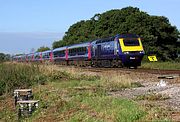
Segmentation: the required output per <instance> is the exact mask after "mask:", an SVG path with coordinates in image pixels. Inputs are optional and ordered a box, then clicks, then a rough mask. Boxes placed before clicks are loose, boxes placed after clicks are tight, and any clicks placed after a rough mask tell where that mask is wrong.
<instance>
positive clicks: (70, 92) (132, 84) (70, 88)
mask: <svg viewBox="0 0 180 122" xmlns="http://www.w3.org/2000/svg"><path fill="white" fill-rule="evenodd" d="M3 67H4V68H3ZM7 67H9V68H7ZM12 68H13V69H12ZM33 72H34V73H33ZM7 73H8V75H7V77H5V76H4V77H2V78H1V80H0V83H4V81H5V80H7V81H8V82H7V83H6V84H5V87H3V88H1V91H2V95H1V96H0V120H1V121H17V120H18V118H17V113H16V109H15V107H14V105H13V103H14V102H13V97H12V91H13V89H15V88H19V87H20V88H27V87H28V88H32V89H33V93H34V98H35V99H38V100H40V107H39V109H38V110H37V111H36V112H35V113H33V115H32V116H31V117H30V118H23V119H22V121H35V122H36V121H37V122H39V121H45V122H49V121H88V122H89V121H100V122H101V121H109V122H114V121H176V120H179V119H180V118H179V116H180V110H179V109H178V106H179V104H178V103H177V101H178V100H179V99H180V98H179V97H178V96H176V97H173V96H174V94H177V93H178V89H179V83H180V79H179V78H176V79H172V80H167V82H168V87H166V88H159V87H157V86H156V84H157V83H158V82H159V79H157V76H158V75H157V74H149V73H142V72H141V73H139V72H133V70H132V71H123V70H122V71H121V70H119V71H113V70H109V71H96V70H94V71H92V70H88V69H82V68H77V67H61V66H54V65H46V66H44V65H43V66H42V65H24V64H11V63H6V64H2V65H1V66H0V75H1V76H3V75H5V74H7ZM9 73H12V74H14V73H15V74H16V75H10V74H9ZM21 79H25V80H21ZM12 80H14V81H16V82H15V83H14V84H12V83H11V82H10V81H12ZM28 81H31V82H28ZM18 84H21V85H20V86H19V85H18ZM6 87H7V88H6ZM173 91H174V92H173ZM170 94H171V95H170ZM173 101H174V102H173ZM175 101H176V102H175ZM167 105H168V106H167ZM176 107H177V108H176Z"/></svg>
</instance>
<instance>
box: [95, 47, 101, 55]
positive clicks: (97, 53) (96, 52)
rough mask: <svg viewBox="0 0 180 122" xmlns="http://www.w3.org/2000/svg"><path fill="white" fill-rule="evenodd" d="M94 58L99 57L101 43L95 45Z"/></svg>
mask: <svg viewBox="0 0 180 122" xmlns="http://www.w3.org/2000/svg"><path fill="white" fill-rule="evenodd" d="M95 55H96V58H100V57H101V45H97V48H96V51H95Z"/></svg>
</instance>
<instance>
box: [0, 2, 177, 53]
mask: <svg viewBox="0 0 180 122" xmlns="http://www.w3.org/2000/svg"><path fill="white" fill-rule="evenodd" d="M179 5H180V0H0V52H3V53H9V54H19V53H29V52H30V51H31V50H32V49H35V50H36V49H37V48H39V47H41V46H48V47H51V46H52V43H53V42H54V41H57V40H60V39H62V37H63V35H64V33H65V32H66V31H68V28H69V27H70V26H71V25H72V24H74V23H76V22H78V21H81V20H88V19H90V18H92V17H93V16H94V15H95V14H97V13H103V12H106V11H109V10H112V9H122V8H124V7H128V6H132V7H138V8H139V9H140V10H141V11H145V12H147V13H148V14H150V15H157V16H166V17H167V18H169V21H170V23H171V24H172V25H173V26H176V27H177V28H178V30H180V16H179V12H180V7H179Z"/></svg>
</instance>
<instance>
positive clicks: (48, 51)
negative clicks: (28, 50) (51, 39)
mask: <svg viewBox="0 0 180 122" xmlns="http://www.w3.org/2000/svg"><path fill="white" fill-rule="evenodd" d="M50 52H52V50H47V51H44V52H42V53H50Z"/></svg>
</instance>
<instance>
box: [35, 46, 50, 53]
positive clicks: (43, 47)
mask: <svg viewBox="0 0 180 122" xmlns="http://www.w3.org/2000/svg"><path fill="white" fill-rule="evenodd" d="M47 50H50V48H49V47H45V46H42V47H40V48H38V49H37V52H44V51H47Z"/></svg>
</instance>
